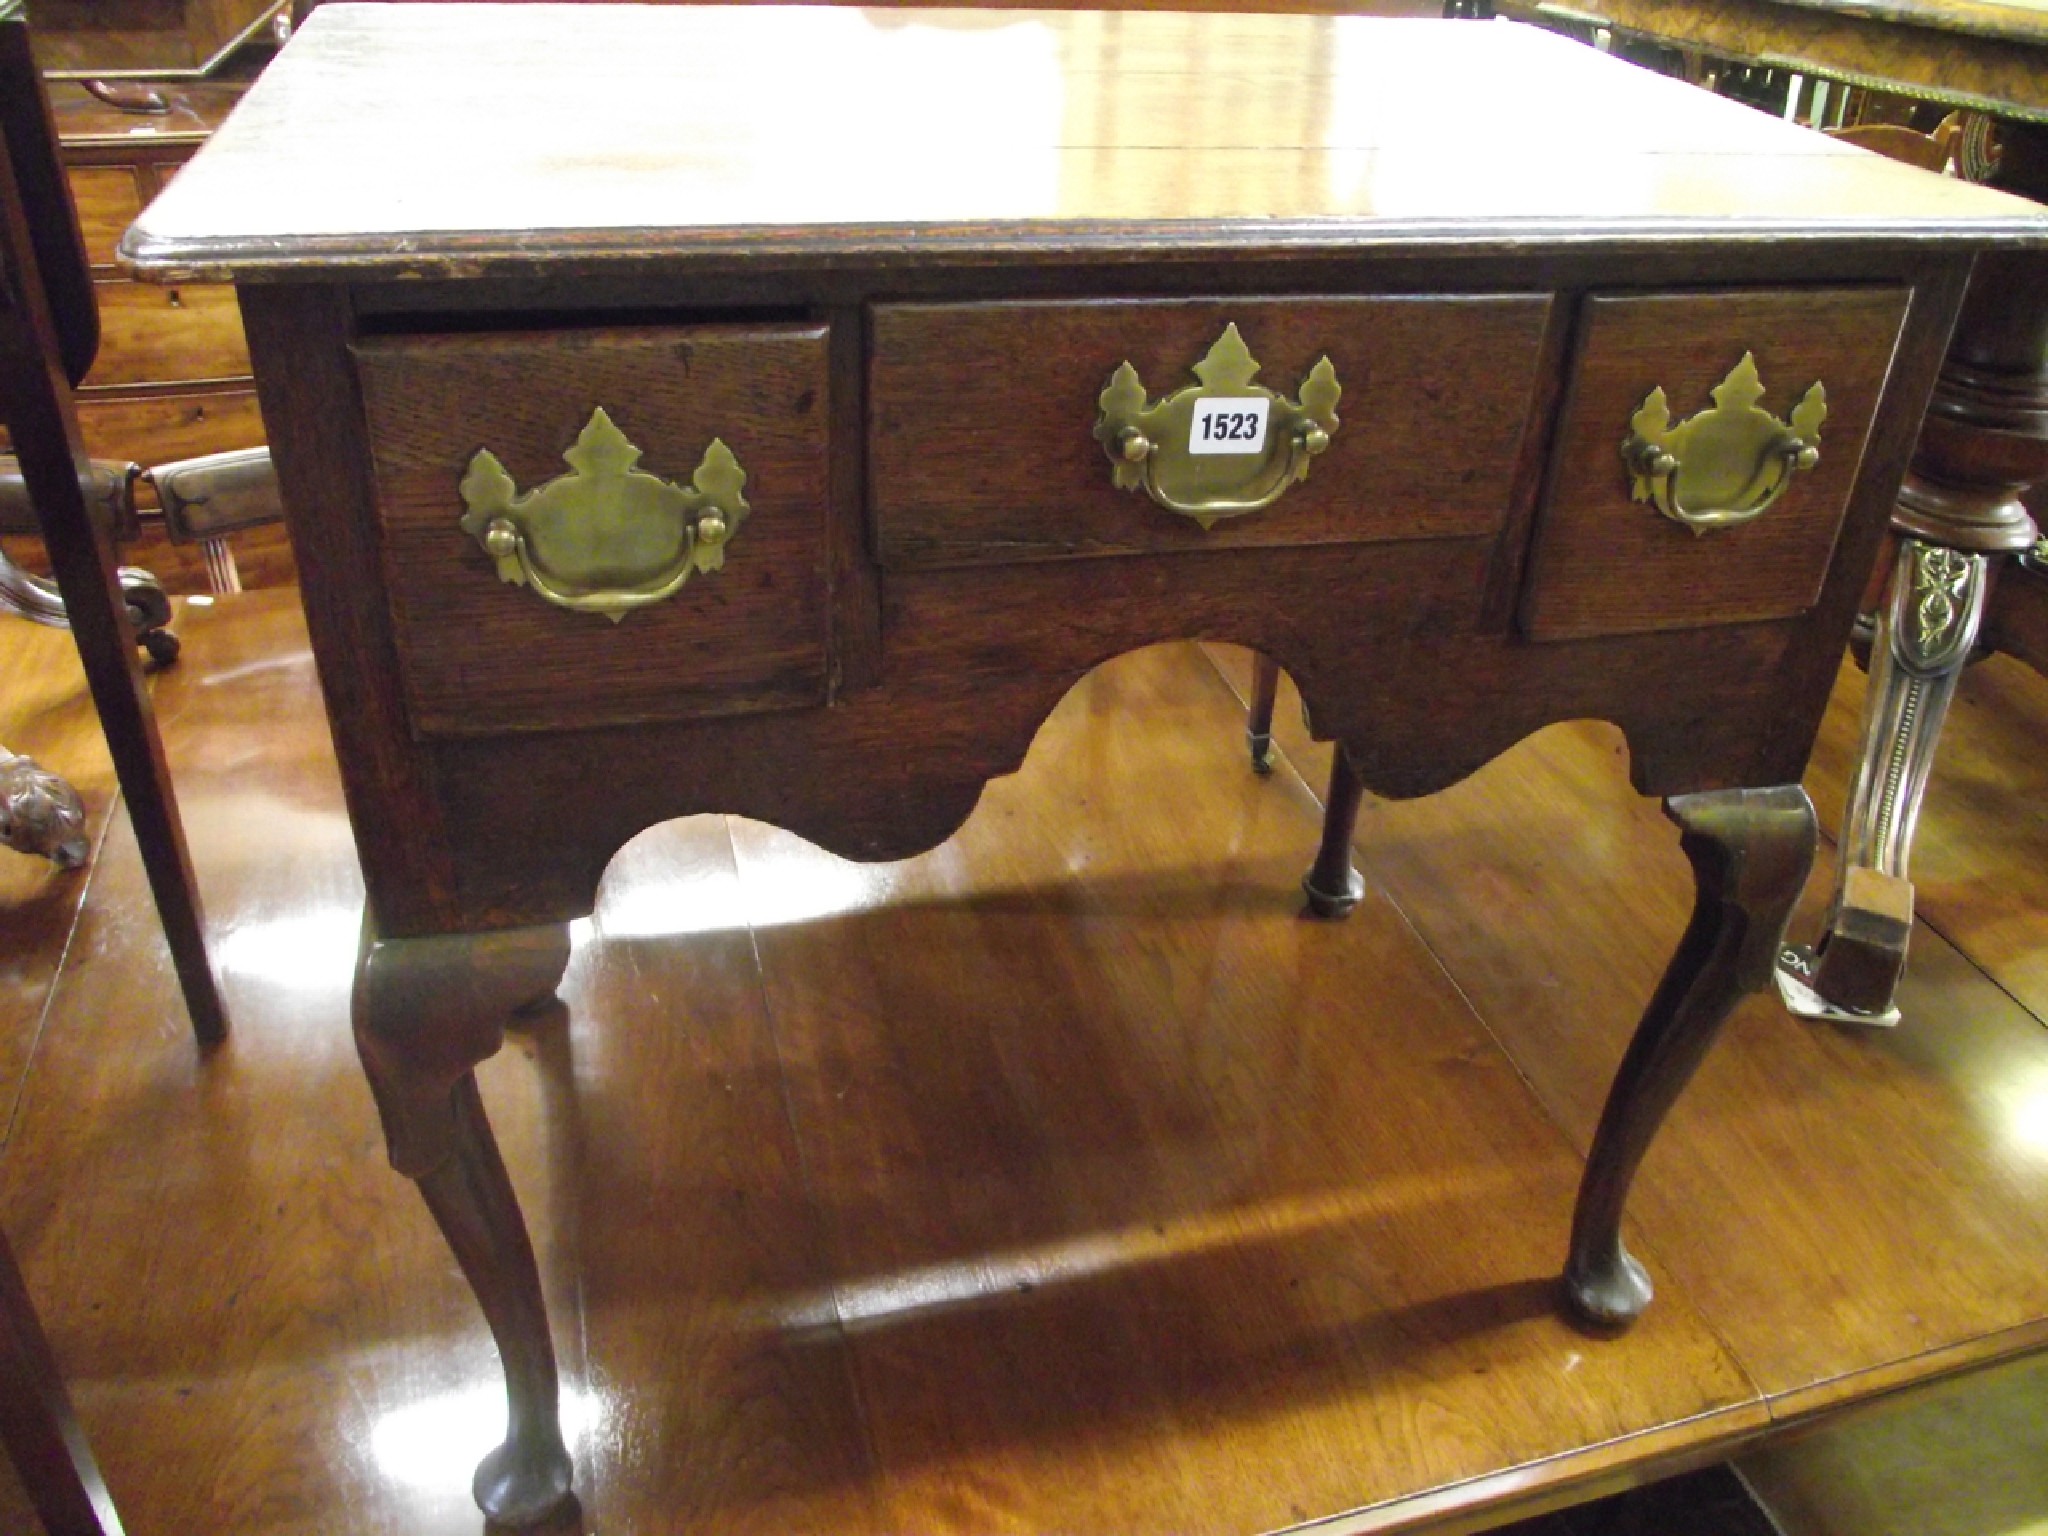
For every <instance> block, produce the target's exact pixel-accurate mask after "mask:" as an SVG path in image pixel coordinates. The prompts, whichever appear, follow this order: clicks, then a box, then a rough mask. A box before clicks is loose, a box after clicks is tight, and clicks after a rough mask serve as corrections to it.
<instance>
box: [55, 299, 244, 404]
mask: <svg viewBox="0 0 2048 1536" xmlns="http://www.w3.org/2000/svg"><path fill="white" fill-rule="evenodd" d="M93 293H94V296H95V297H96V298H98V300H99V304H100V350H99V356H98V357H96V358H95V359H94V360H93V365H92V372H91V373H89V374H87V375H86V377H85V382H86V384H87V385H88V386H97V387H112V386H124V385H130V384H170V383H197V382H200V381H202V380H213V379H246V378H247V377H249V343H248V342H247V341H246V340H245V339H244V338H243V336H242V314H241V311H240V310H239V309H238V308H237V307H236V304H235V290H234V289H232V288H229V287H225V286H213V285H200V286H197V287H189V288H158V287H154V286H152V285H149V284H145V283H129V282H119V281H116V282H100V283H95V284H94V285H93Z"/></svg>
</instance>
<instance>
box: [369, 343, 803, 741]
mask: <svg viewBox="0 0 2048 1536" xmlns="http://www.w3.org/2000/svg"><path fill="white" fill-rule="evenodd" d="M354 351H355V356H356V366H357V371H358V375H359V377H360V379H361V381H362V385H363V395H364V403H365V407H366V410H367V413H368V419H369V435H370V441H371V456H372V460H373V466H374V472H375V476H376V487H377V501H378V516H379V518H380V521H381V525H382V533H383V541H384V559H385V566H386V582H387V588H388V591H389V593H390V601H391V605H392V616H393V622H394V628H395V630H396V633H397V637H398V644H399V651H400V662H401V667H402V670H403V674H404V683H405V693H406V701H407V704H408V706H409V709H410V712H411V717H412V728H413V730H414V732H415V733H416V734H418V735H421V736H449V735H455V736H474V735H495V734H499V733H503V732H509V731H526V730H556V729H575V728H582V727H589V726H599V725H616V724H632V723H638V722H643V721H653V720H673V719H681V718H687V717H690V716H702V715H718V714H734V713H743V712H748V711H754V710H766V709H778V708H789V707H795V706H800V705H805V704H816V703H820V702H822V701H823V699H824V696H825V675H826V670H825V669H826V619H827V591H826V525H827V512H826V425H825V423H826V420H827V417H826V407H827V398H826V397H827V385H826V331H825V328H824V327H822V326H819V327H810V326H794V325H792V326H765V327H750V328H738V327H678V328H645V329H634V330H596V331H564V332H524V333H511V334H491V335H482V336H461V335H457V336H403V337H376V338H370V339H366V340H363V341H360V342H358V343H357V344H356V346H355V349H354ZM599 409H602V410H603V411H604V412H605V413H606V414H607V415H608V416H609V417H610V419H611V420H612V422H613V423H614V424H615V425H616V427H617V428H618V430H619V432H620V433H622V434H623V435H624V437H625V438H626V439H627V440H628V441H629V442H630V443H631V445H632V447H633V448H636V449H638V450H639V453H640V458H639V460H638V462H637V464H636V465H635V466H634V467H635V468H636V469H637V470H638V471H639V472H640V473H641V474H645V475H651V476H654V477H656V478H658V479H660V480H664V481H668V482H670V483H671V484H672V485H674V486H679V487H685V488H687V487H689V486H690V485H691V483H692V478H693V476H694V475H695V474H696V472H697V470H698V467H699V464H700V462H701V461H702V460H703V459H704V456H705V453H706V450H707V448H708V447H709V445H710V443H711V441H712V439H713V438H717V439H720V440H722V441H723V442H724V443H725V444H726V446H727V447H728V448H729V449H730V450H731V452H732V454H733V456H734V457H735V458H737V460H738V462H739V465H740V468H741V469H742V470H744V472H745V475H746V481H745V487H744V496H745V500H746V502H747V505H748V508H749V511H748V514H747V516H746V518H745V520H744V521H743V522H742V523H741V524H740V525H739V526H738V527H737V528H736V529H735V530H734V532H733V534H732V537H731V540H730V542H729V543H728V544H726V545H725V546H724V556H725V558H724V563H723V566H722V568H720V569H716V570H698V571H695V572H693V573H692V574H690V575H689V576H688V577H687V579H685V580H683V581H682V583H681V585H680V586H679V587H678V588H677V589H676V590H675V591H674V592H673V593H672V594H671V595H669V596H668V597H666V598H664V599H662V600H661V601H658V602H655V603H652V604H650V605H648V606H645V607H640V608H636V609H634V610H632V611H630V612H627V613H625V614H624V616H623V617H622V618H620V619H619V620H617V621H616V622H614V620H613V619H612V618H611V617H609V616H608V615H606V614H603V613H594V612H577V611H572V610H570V609H568V608H563V607H558V606H556V605H554V604H553V603H550V602H549V601H547V600H546V599H545V598H543V597H542V596H541V595H540V593H539V592H538V591H537V590H536V589H535V588H534V587H532V586H520V585H514V584H513V583H511V582H508V581H505V580H502V579H501V578H500V575H499V571H498V567H497V565H496V564H495V563H494V561H493V559H492V557H491V556H490V555H489V554H488V553H486V551H485V549H484V548H483V546H482V545H481V544H480V543H479V542H478V540H477V539H476V538H474V537H472V535H471V534H470V533H468V532H466V531H464V529H463V527H462V518H463V515H464V513H465V504H464V500H463V494H462V484H463V481H464V477H465V475H466V474H467V473H468V472H469V470H470V467H471V465H472V461H473V459H474V458H475V456H476V454H477V453H478V451H479V450H481V449H488V450H489V451H490V453H491V454H492V455H494V456H495V457H496V459H497V460H498V461H499V462H500V463H501V464H502V466H503V468H504V471H505V472H506V473H507V474H508V475H509V476H510V477H511V479H512V480H513V481H514V482H516V485H517V487H518V490H519V491H520V492H521V493H530V492H532V491H534V490H535V489H536V488H537V487H539V486H542V485H543V484H545V483H546V482H548V481H551V480H554V479H555V478H556V477H558V476H564V475H567V474H569V472H570V470H569V465H568V463H567V462H565V460H564V457H563V455H564V453H565V452H567V451H568V450H570V449H572V448H574V447H575V446H576V445H577V442H578V439H579V436H580V435H581V434H583V433H584V432H585V430H586V428H587V427H588V425H589V424H590V422H591V420H592V415H593V412H595V411H597V410H599ZM643 489H644V486H643ZM586 510H587V509H580V510H579V511H578V513H577V517H578V518H581V517H582V516H584V513H585V511H586Z"/></svg>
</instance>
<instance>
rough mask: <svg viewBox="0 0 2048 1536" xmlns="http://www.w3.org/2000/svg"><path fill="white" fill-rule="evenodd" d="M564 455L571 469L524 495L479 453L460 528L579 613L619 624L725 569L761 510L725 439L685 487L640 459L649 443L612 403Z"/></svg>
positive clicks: (500, 562)
mask: <svg viewBox="0 0 2048 1536" xmlns="http://www.w3.org/2000/svg"><path fill="white" fill-rule="evenodd" d="M562 457H563V459H564V460H566V461H567V463H568V465H569V469H570V473H568V474H566V475H557V476H556V477H555V478H554V479H552V480H549V481H547V482H546V483H544V484H542V485H539V486H536V487H535V488H534V489H532V490H530V491H526V492H524V493H522V492H521V491H520V490H519V487H518V485H517V484H516V483H515V482H514V481H513V479H512V477H511V476H510V475H509V474H507V473H506V471H505V466H504V465H503V464H501V463H499V461H498V457H497V455H496V454H494V453H492V452H491V451H490V450H489V449H488V448H485V449H480V450H478V452H477V453H476V455H475V456H474V457H472V458H471V459H470V461H469V469H468V472H467V473H466V474H464V475H463V477H462V501H463V505H464V507H466V508H467V510H466V511H465V512H464V513H463V515H462V530H463V532H465V533H467V534H468V535H469V536H470V537H471V538H473V539H475V540H476V541H477V543H478V544H480V545H482V546H483V549H484V552H485V553H486V554H488V555H489V556H490V557H491V561H492V563H493V564H494V565H495V566H496V568H497V572H498V578H499V580H501V581H505V582H509V583H511V584H512V585H513V586H518V587H530V588H532V590H533V591H534V592H536V593H538V594H539V595H540V596H541V597H543V598H545V599H546V600H547V601H548V602H550V603H553V604H554V605H555V606H557V607H559V608H567V609H570V610H571V611H573V612H576V613H601V614H603V615H605V616H606V617H607V618H609V619H610V620H611V621H612V622H613V623H617V622H618V621H619V620H621V619H623V618H624V617H625V616H626V615H627V614H628V613H631V612H632V611H633V610H634V609H635V608H645V607H647V606H648V605H649V604H651V603H658V602H660V601H662V600H663V599H664V598H667V597H670V596H672V595H673V594H674V593H676V592H677V591H679V590H680V589H681V588H682V585H683V583H684V582H686V581H688V580H689V579H690V577H691V576H692V575H693V574H695V573H697V572H700V571H701V572H705V573H707V574H708V573H709V572H712V571H716V570H718V569H720V568H721V567H722V566H723V565H724V564H725V549H726V545H727V544H728V543H730V542H731V540H732V538H733V536H734V535H735V534H737V533H738V532H739V530H740V525H741V524H742V523H743V522H745V521H746V518H747V516H748V514H749V513H750V512H751V510H752V509H751V508H750V507H749V506H748V505H747V501H746V497H745V496H744V495H743V494H742V492H743V490H744V488H745V486H746V480H747V475H746V471H745V470H743V469H741V468H740V464H739V460H738V459H736V458H734V457H733V455H732V450H731V449H730V448H727V447H726V446H725V444H724V442H723V441H721V440H720V439H718V438H715V437H714V438H713V439H712V440H711V442H710V445H709V446H708V447H706V448H705V450H704V457H703V459H702V461H701V462H700V463H699V464H698V465H697V471H696V473H695V474H694V475H692V476H691V479H690V484H689V485H688V486H687V487H685V486H679V485H676V484H674V483H673V482H672V481H668V480H663V479H660V478H659V477H657V476H655V475H650V474H648V473H647V472H646V471H644V470H641V469H638V468H636V467H635V466H636V465H637V464H638V463H639V460H640V450H639V449H638V448H636V447H634V446H633V444H632V443H630V442H629V441H627V439H626V435H625V434H624V433H623V432H621V431H620V430H619V429H618V427H617V426H616V425H615V424H614V423H613V421H612V419H611V417H610V416H608V415H607V414H606V413H605V411H604V409H603V408H602V407H599V408H598V409H596V410H593V411H592V412H591V413H590V420H589V422H588V423H586V424H585V426H584V428H583V431H582V432H581V434H580V435H578V437H577V439H576V442H575V445H574V446H573V447H571V448H569V449H568V451H567V452H565V453H564V454H563V455H562Z"/></svg>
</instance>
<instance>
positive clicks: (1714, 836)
mask: <svg viewBox="0 0 2048 1536" xmlns="http://www.w3.org/2000/svg"><path fill="white" fill-rule="evenodd" d="M1664 810H1665V814H1666V815H1668V816H1669V817H1670V818H1671V819H1672V820H1673V821H1675V822H1677V823H1678V825H1679V828H1680V832H1681V834H1682V835H1681V837H1680V846H1681V847H1682V848H1683V849H1684V850H1685V856H1686V858H1687V859H1688V860H1690V861H1691V863H1692V871H1693V881H1694V887H1695V896H1694V902H1693V910H1692V921H1691V922H1689V923H1688V924H1687V925H1686V929H1685V934H1684V936H1683V937H1682V938H1681V939H1680V940H1679V941H1678V949H1677V951H1676V953H1674V954H1673V955H1672V957H1671V963H1670V965H1668V966H1667V967H1666V968H1665V971H1664V977H1663V980H1661V981H1660V982H1658V984H1657V990H1656V993H1655V994H1654V995H1653V996H1652V997H1651V999H1650V1005H1649V1007H1648V1008H1646V1009H1645V1010H1644V1011H1643V1018H1642V1022H1641V1023H1640V1024H1638V1025H1637V1026H1636V1033H1635V1038H1634V1039H1633V1040H1631V1041H1630V1042H1629V1047H1628V1051H1627V1053H1626V1054H1625V1055H1624V1056H1623V1057H1622V1061H1621V1067H1620V1070H1619V1071H1617V1072H1616V1073H1615V1076H1614V1086H1613V1087H1612V1088H1611V1089H1609V1090H1608V1094H1607V1107H1606V1109H1605V1110H1604V1111H1603V1112H1602V1114H1601V1116H1600V1127H1599V1129H1598V1130H1597V1131H1596V1132H1594V1135H1593V1149H1592V1151H1591V1153H1590V1154H1589V1155H1588V1156H1587V1159H1586V1174H1585V1179H1584V1181H1583V1182H1582V1183H1581V1184H1580V1186H1579V1203H1578V1209H1577V1211H1576V1212H1575V1213H1574V1215H1573V1218H1572V1242H1571V1256H1570V1258H1569V1260H1568V1261H1567V1263H1566V1265H1565V1272H1564V1285H1565V1295H1566V1298H1567V1299H1568V1301H1569V1302H1570V1305H1571V1308H1572V1310H1573V1311H1574V1312H1575V1313H1576V1314H1577V1315H1578V1316H1579V1317H1580V1318H1581V1319H1582V1320H1583V1321H1585V1322H1587V1323H1590V1324H1592V1325H1594V1326H1596V1327H1600V1328H1625V1327H1627V1326H1628V1325H1629V1324H1630V1323H1631V1322H1633V1321H1635V1319H1636V1317H1637V1316H1638V1315H1640V1313H1641V1312H1642V1310H1643V1308H1644V1307H1646V1306H1648V1305H1649V1303H1650V1295H1651V1287H1650V1277H1649V1274H1648V1273H1647V1272H1646V1271H1645V1270H1644V1269H1643V1266H1642V1265H1641V1264H1639V1263H1638V1262H1637V1261H1636V1260H1635V1258H1634V1257H1633V1256H1631V1255H1630V1253H1629V1252H1628V1250H1627V1249H1626V1248H1624V1247H1623V1246H1622V1241H1621V1216H1622V1208H1623V1206H1624V1205H1625V1204H1626V1203H1627V1200H1628V1191H1629V1186H1630V1184H1631V1183H1633V1182H1634V1180H1635V1175H1636V1169H1637V1168H1638V1167H1639V1166H1640V1165H1641V1163H1642V1160H1643V1154H1644V1153H1645V1152H1647V1151H1648V1150H1649V1147H1650V1142H1651V1140H1652V1138H1654V1137H1655V1136H1656V1134H1657V1129H1658V1127H1659V1126H1660V1125H1662V1124H1663V1122H1664V1116H1665V1114H1666V1112H1667V1111H1668V1110H1669V1109H1670V1108H1671V1106H1672V1104H1673V1103H1674V1102H1676V1100H1677V1098H1678V1095H1679V1094H1680V1093H1681V1092H1682V1091H1683V1090H1684V1088H1685V1085H1686V1083H1687V1082H1689V1081H1690V1080H1691V1078H1692V1075H1693V1072H1694V1070H1695V1069H1697V1068H1698V1066H1699V1064H1700V1062H1701V1061H1702V1060H1704V1059H1705V1057H1706V1054H1707V1049H1708V1047H1709V1046H1711V1045H1712V1044H1713V1043H1714V1037H1715V1036H1716V1035H1717V1034H1718V1033H1719V1032H1720V1029H1721V1026H1722V1024H1723V1023H1725V1022H1726V1021H1727V1018H1728V1015H1729V1014H1730V1013H1731V1012H1732V1011H1733V1010H1734V1007H1735V1005H1736V1003H1737V1002H1739V1001H1740V1000H1741V999H1742V998H1743V996H1744V995H1746V994H1747V993H1750V992H1755V991H1757V990H1759V989H1761V988H1762V987H1763V986H1764V985H1765V984H1766V983H1767V982H1768V981H1769V980H1770V977H1771V966H1772V962H1773V960H1774V959H1775V957H1776V955H1777V952H1778V948H1779V946H1780V944H1781V943H1782V942H1783V940H1784V935H1785V923H1786V920H1787V919H1788V918H1789V917H1790V916H1791V913H1792V904H1793V902H1795V901H1796V900H1798V898H1799V892H1800V888H1801V887H1802V886H1804V885H1805V884H1806V877H1807V874H1808V873H1809V872H1810V871H1811V869H1812V868H1813V853H1814V845H1815V842H1816V836H1817V834H1816V829H1815V823H1814V815H1813V804H1812V802H1811V801H1809V800H1808V799H1807V798H1806V791H1805V790H1803V789H1801V788H1800V787H1799V786H1798V785H1796V784H1788V785H1784V786H1782V787H1780V788H1777V789H1727V790H1715V791H1712V792H1710V793H1707V794H1700V795H1678V796H1674V797H1673V798H1671V799H1669V800H1667V801H1665V802H1664Z"/></svg>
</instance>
